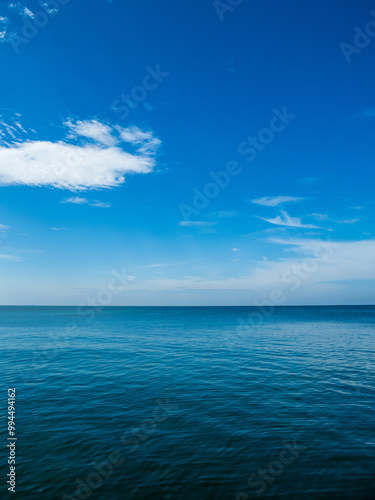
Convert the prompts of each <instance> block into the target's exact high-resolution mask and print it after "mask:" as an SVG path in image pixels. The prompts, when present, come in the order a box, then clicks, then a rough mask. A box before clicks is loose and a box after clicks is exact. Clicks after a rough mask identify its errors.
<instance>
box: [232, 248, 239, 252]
mask: <svg viewBox="0 0 375 500" xmlns="http://www.w3.org/2000/svg"><path fill="white" fill-rule="evenodd" d="M231 250H232V252H239V250H238V248H231Z"/></svg>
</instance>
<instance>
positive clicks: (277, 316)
mask: <svg viewBox="0 0 375 500" xmlns="http://www.w3.org/2000/svg"><path fill="white" fill-rule="evenodd" d="M255 311H256V310H255V309H253V308H243V307H239V308H236V307H227V308H225V307H211V308H209V307H201V308H189V307H186V308H179V307H176V308H158V307H154V308H153V307H149V308H147V307H144V308H136V307H127V308H105V309H102V310H100V311H99V310H94V309H92V308H87V309H83V310H82V309H77V308H73V307H72V308H69V307H45V308H44V307H28V308H27V307H22V308H21V307H19V308H17V307H2V308H0V325H1V328H0V340H1V344H0V346H1V357H0V363H1V369H2V373H3V376H2V384H1V385H2V390H1V393H0V395H2V396H1V401H2V412H1V421H0V422H1V424H0V425H1V428H0V435H2V436H3V440H2V441H3V443H4V446H5V445H6V443H7V442H6V441H5V438H6V437H7V436H6V432H7V422H6V411H7V389H8V387H16V415H17V418H16V427H17V434H16V435H17V446H16V453H17V465H16V494H15V498H19V499H82V500H85V499H88V498H92V499H105V500H117V499H118V500H120V499H121V500H123V499H171V500H172V499H173V500H177V499H178V500H185V499H187V500H188V499H193V500H214V499H215V500H216V499H230V500H249V499H257V498H259V499H262V498H273V499H307V500H314V499H340V500H341V499H375V390H374V389H375V386H374V383H375V375H374V360H375V357H374V347H375V346H374V338H375V328H374V327H375V307H281V308H276V309H275V311H264V313H263V314H258V315H254V314H252V313H254V312H255ZM265 313H266V314H265ZM249 315H250V316H249ZM255 323H257V324H258V325H257V326H255ZM2 451H3V453H2V459H1V484H0V498H9V497H11V495H12V494H11V493H9V494H8V492H7V484H6V480H7V478H6V474H7V472H8V465H7V456H8V455H7V449H6V448H5V447H4V448H3V450H2Z"/></svg>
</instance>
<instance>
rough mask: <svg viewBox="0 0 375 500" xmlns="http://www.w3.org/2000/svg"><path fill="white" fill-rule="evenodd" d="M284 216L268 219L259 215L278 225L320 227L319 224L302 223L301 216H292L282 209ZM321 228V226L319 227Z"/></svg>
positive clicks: (262, 218)
mask: <svg viewBox="0 0 375 500" xmlns="http://www.w3.org/2000/svg"><path fill="white" fill-rule="evenodd" d="M281 214H282V217H281V216H280V215H278V216H277V217H274V218H273V219H267V218H265V217H258V216H257V215H256V216H255V217H258V219H261V220H264V221H266V222H269V223H270V224H275V225H276V226H286V227H299V228H304V229H318V228H319V226H314V224H302V222H301V219H300V218H299V217H290V216H289V215H288V214H287V212H285V210H282V211H281ZM319 229H320V228H319Z"/></svg>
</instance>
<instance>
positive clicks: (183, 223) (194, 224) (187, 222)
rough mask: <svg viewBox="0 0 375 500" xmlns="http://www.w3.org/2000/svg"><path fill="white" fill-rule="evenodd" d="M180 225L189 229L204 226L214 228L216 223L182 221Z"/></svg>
mask: <svg viewBox="0 0 375 500" xmlns="http://www.w3.org/2000/svg"><path fill="white" fill-rule="evenodd" d="M178 224H179V225H180V226H187V227H204V226H213V225H214V224H215V222H207V221H203V220H182V221H180V222H179V223H178Z"/></svg>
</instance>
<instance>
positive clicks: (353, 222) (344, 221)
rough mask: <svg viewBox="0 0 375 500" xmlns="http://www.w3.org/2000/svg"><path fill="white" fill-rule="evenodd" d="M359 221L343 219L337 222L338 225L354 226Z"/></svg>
mask: <svg viewBox="0 0 375 500" xmlns="http://www.w3.org/2000/svg"><path fill="white" fill-rule="evenodd" d="M359 220H360V219H345V220H338V221H337V222H338V223H339V224H355V223H356V222H358V221H359Z"/></svg>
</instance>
